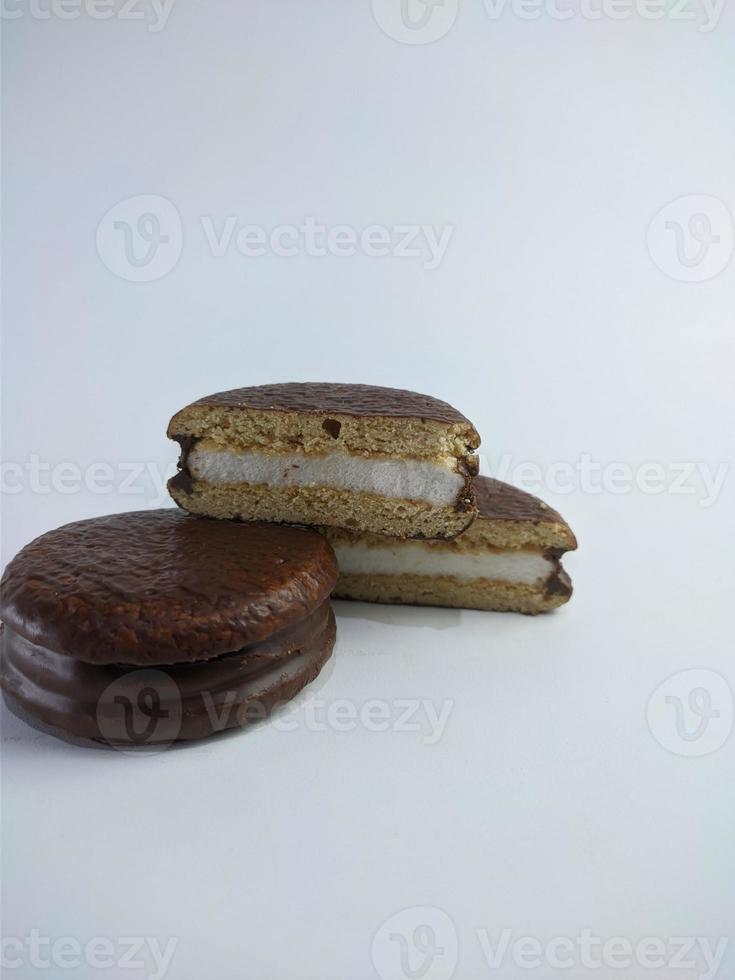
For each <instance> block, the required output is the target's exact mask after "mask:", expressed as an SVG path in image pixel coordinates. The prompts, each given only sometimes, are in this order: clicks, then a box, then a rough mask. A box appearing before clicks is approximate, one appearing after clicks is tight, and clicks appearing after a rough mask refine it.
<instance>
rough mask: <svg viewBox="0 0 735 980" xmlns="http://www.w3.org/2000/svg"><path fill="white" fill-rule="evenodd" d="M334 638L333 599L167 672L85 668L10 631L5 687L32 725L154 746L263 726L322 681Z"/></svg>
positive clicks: (5, 641)
mask: <svg viewBox="0 0 735 980" xmlns="http://www.w3.org/2000/svg"><path fill="white" fill-rule="evenodd" d="M334 640H335V623H334V614H333V612H332V610H331V607H330V605H329V602H328V601H327V602H324V603H322V605H321V606H320V607H319V608H318V609H317V610H315V612H313V613H311V615H310V616H308V617H307V618H306V619H304V620H302V621H301V622H300V623H297V624H296V625H295V626H290V627H288V628H287V629H285V630H282V631H281V632H279V633H277V634H275V635H274V636H271V637H269V638H268V639H266V640H262V641H260V642H258V643H253V644H250V645H249V646H247V647H245V648H243V649H242V650H238V651H237V652H236V653H230V654H226V655H224V656H222V657H219V658H217V659H215V660H208V661H200V662H198V663H191V664H175V665H173V666H167V667H152V668H136V667H122V666H119V665H99V664H88V663H83V662H82V661H80V660H74V659H72V658H71V657H66V656H64V655H62V654H58V653H54V652H53V651H51V650H48V649H46V648H44V647H42V646H39V645H37V644H33V643H31V642H30V641H29V640H27V639H25V638H24V637H22V636H20V635H19V634H17V633H15V632H14V631H13V630H10V629H8V628H5V629H2V636H1V637H0V683H1V684H2V688H3V690H4V692H5V694H6V696H7V697H8V698H10V699H11V705H12V706H14V707H16V706H19V707H20V709H21V710H22V711H23V712H26V713H27V715H28V716H30V719H29V720H31V719H33V720H34V721H36V722H40V723H41V724H42V725H44V726H48V727H50V728H52V729H55V730H57V729H58V730H60V731H62V732H64V733H66V734H68V735H72V736H75V737H77V738H82V739H92V740H95V741H100V742H106V743H108V744H112V745H138V746H141V747H145V746H152V745H160V743H169V742H174V741H180V740H188V739H197V738H204V737H206V736H208V735H212V734H215V733H217V732H221V731H226V730H227V729H230V728H237V727H243V726H245V725H248V724H251V723H253V722H256V721H260V720H262V719H263V718H265V717H267V715H268V714H270V712H271V711H272V710H273V708H274V707H276V706H278V705H280V704H283V703H285V702H287V701H289V700H290V699H291V698H293V697H294V696H295V695H296V694H297V693H298V692H299V691H300V690H301V689H302V688H303V687H304V686H305V685H306V684H308V683H309V682H310V681H311V680H313V679H314V678H315V677H316V675H317V674H318V673H319V671H320V670H321V668H322V666H323V665H324V663H325V662H326V661H327V659H328V658H329V656H330V654H331V652H332V648H333V646H334Z"/></svg>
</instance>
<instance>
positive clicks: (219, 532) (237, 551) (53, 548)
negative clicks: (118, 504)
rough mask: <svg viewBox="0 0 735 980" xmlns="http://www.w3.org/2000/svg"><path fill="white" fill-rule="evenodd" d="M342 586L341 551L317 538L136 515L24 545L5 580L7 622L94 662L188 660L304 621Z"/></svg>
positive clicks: (71, 527) (0, 614)
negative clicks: (337, 554)
mask: <svg viewBox="0 0 735 980" xmlns="http://www.w3.org/2000/svg"><path fill="white" fill-rule="evenodd" d="M336 579H337V563H336V561H335V558H334V553H333V552H332V549H331V548H330V547H329V545H328V544H327V543H326V541H325V540H324V539H323V538H322V537H321V536H320V535H319V534H317V533H315V532H313V531H308V530H305V529H301V528H294V527H284V526H277V525H270V524H233V523H230V522H226V523H225V522H222V521H216V520H209V519H207V518H201V517H192V516H190V515H188V514H185V513H183V512H182V511H180V510H174V509H171V510H157V511H137V512H132V513H127V514H116V515H114V516H111V517H102V518H94V519H92V520H87V521H78V522H76V523H74V524H67V525H66V526H64V527H61V528H58V529H57V530H55V531H50V532H49V533H48V534H44V535H42V536H41V537H40V538H37V539H36V540H35V541H33V542H31V544H29V545H27V546H26V547H25V548H23V550H22V551H20V552H19V554H18V555H17V556H16V557H15V558H14V559H13V560H12V561H11V562H10V564H9V565H8V567H7V569H6V570H5V574H4V576H3V578H2V582H1V583H0V618H2V620H3V621H4V622H5V623H6V624H7V626H8V627H10V629H11V630H13V631H14V632H16V633H18V634H20V636H23V637H25V638H26V639H28V640H30V641H31V642H32V643H35V644H38V645H39V646H41V647H44V648H46V649H48V650H51V651H54V652H55V653H60V654H65V655H67V656H70V657H75V658H77V659H78V660H83V661H86V662H87V663H91V664H134V665H139V666H148V665H160V664H174V663H182V662H184V663H185V662H188V661H196V660H208V659H212V658H214V657H219V656H221V655H222V654H226V653H231V652H233V651H236V650H240V649H241V648H243V647H245V646H247V645H248V644H252V643H255V642H258V641H260V640H264V639H266V638H267V637H269V636H270V635H272V634H273V633H276V632H278V631H279V630H282V629H284V628H286V627H288V626H290V625H293V624H295V623H298V622H300V621H301V620H303V619H305V618H306V617H307V616H308V615H309V614H310V613H312V612H313V611H314V610H315V609H317V608H318V607H319V606H321V605H322V603H323V602H324V601H325V600H326V599H327V598H328V596H329V593H330V592H331V590H332V588H333V586H334V584H335V582H336Z"/></svg>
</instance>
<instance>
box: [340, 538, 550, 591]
mask: <svg viewBox="0 0 735 980" xmlns="http://www.w3.org/2000/svg"><path fill="white" fill-rule="evenodd" d="M334 553H335V554H336V555H337V560H338V562H339V567H340V570H341V571H343V572H354V573H357V574H359V575H405V574H406V573H411V574H414V575H451V576H453V577H455V578H461V579H472V578H489V579H502V580H504V581H507V582H526V583H528V584H530V583H532V582H536V581H537V580H538V579H540V578H543V577H545V576H546V575H548V573H549V571H550V570H551V562H549V561H547V560H546V558H544V556H543V555H541V554H532V553H530V552H528V551H488V552H485V553H484V554H483V553H482V552H476V553H469V554H467V553H464V554H463V553H461V552H457V551H450V550H446V551H443V550H439V549H438V548H427V547H426V546H425V545H424V546H422V545H421V544H418V543H413V542H410V541H404V542H396V543H395V544H393V545H391V546H390V547H386V546H381V545H378V544H375V545H371V546H367V545H364V544H345V543H343V542H339V541H336V542H335V543H334Z"/></svg>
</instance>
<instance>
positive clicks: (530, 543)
mask: <svg viewBox="0 0 735 980" xmlns="http://www.w3.org/2000/svg"><path fill="white" fill-rule="evenodd" d="M475 496H476V500H477V506H478V510H479V513H478V517H477V520H476V521H475V522H474V524H472V525H471V527H469V528H468V529H467V530H466V531H465V532H464V533H463V534H461V535H460V536H459V537H457V538H455V539H454V540H453V541H401V540H398V539H396V538H387V537H380V536H378V535H373V534H356V533H353V532H350V531H344V530H337V529H335V528H325V529H324V534H325V535H326V536H327V538H328V539H329V541H330V542H331V544H332V547H333V548H334V551H335V554H336V555H337V562H338V564H339V569H340V575H339V579H338V581H337V586H336V588H335V590H334V596H335V597H342V598H347V599H363V600H367V601H370V602H393V603H408V604H416V605H429V606H455V607H459V608H468V609H494V610H499V611H514V612H522V613H540V612H546V611H548V610H549V609H553V608H555V607H556V606H560V605H562V604H563V603H565V602H567V600H568V599H569V597H570V596H571V594H572V583H571V581H570V579H569V576H568V575H567V573H566V572H565V571H564V569H563V568H562V566H561V563H560V561H559V559H560V557H561V555H562V554H563V553H564V552H565V551H572V550H574V549H575V548H576V547H577V542H576V539H575V537H574V534H573V533H572V531H571V529H570V528H569V526H568V525H567V523H566V521H565V520H564V519H563V518H562V517H561V516H560V515H559V514H558V513H557V512H556V511H555V510H552V509H551V508H550V507H548V506H547V505H546V504H545V503H543V501H541V500H539V499H538V498H536V497H533V496H531V494H529V493H525V492H524V491H523V490H518V489H516V487H512V486H509V485H508V484H507V483H501V482H500V481H499V480H491V479H489V478H488V477H484V476H480V477H477V478H476V480H475Z"/></svg>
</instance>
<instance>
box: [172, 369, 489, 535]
mask: <svg viewBox="0 0 735 980" xmlns="http://www.w3.org/2000/svg"><path fill="white" fill-rule="evenodd" d="M168 435H169V437H170V438H171V439H175V440H177V441H178V442H179V444H180V446H181V457H180V460H179V473H178V474H177V475H176V476H174V477H173V478H172V480H171V481H170V482H169V490H170V492H171V495H172V497H173V498H174V500H175V501H176V502H177V503H178V504H179V505H180V506H181V507H183V508H184V509H185V510H188V511H191V512H192V513H196V514H206V515H208V516H211V517H219V518H236V519H240V520H244V521H252V520H264V521H274V522H283V523H292V524H311V525H330V526H336V527H345V528H351V529H355V530H360V531H370V532H373V533H376V534H390V535H394V536H396V537H400V538H408V537H424V538H451V537H454V536H455V535H457V534H459V533H460V532H461V531H463V530H464V529H465V528H466V527H467V526H468V525H469V524H470V523H471V522H472V520H473V519H474V517H475V514H476V510H475V506H474V498H473V492H472V476H473V475H474V474H475V473H476V472H477V460H476V456H475V455H474V451H475V449H476V448H477V447H478V446H479V444H480V438H479V436H478V434H477V432H476V431H475V428H474V426H473V425H472V423H471V422H469V421H468V420H467V419H466V418H465V417H464V416H463V415H461V414H460V413H459V412H458V411H457V410H456V409H454V408H452V406H451V405H447V404H446V403H445V402H442V401H438V400H437V399H436V398H430V397H428V396H426V395H419V394H416V393H415V392H412V391H402V390H399V389H395V388H376V387H372V386H370V385H347V384H278V385H263V386H260V387H256V388H239V389H237V390H235V391H226V392H222V393H220V394H216V395H209V396H208V397H206V398H202V399H200V400H199V401H197V402H194V403H193V404H192V405H189V406H188V407H187V408H184V409H182V410H181V411H180V412H178V413H177V414H176V415H174V417H173V418H172V419H171V422H170V423H169V427H168Z"/></svg>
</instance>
